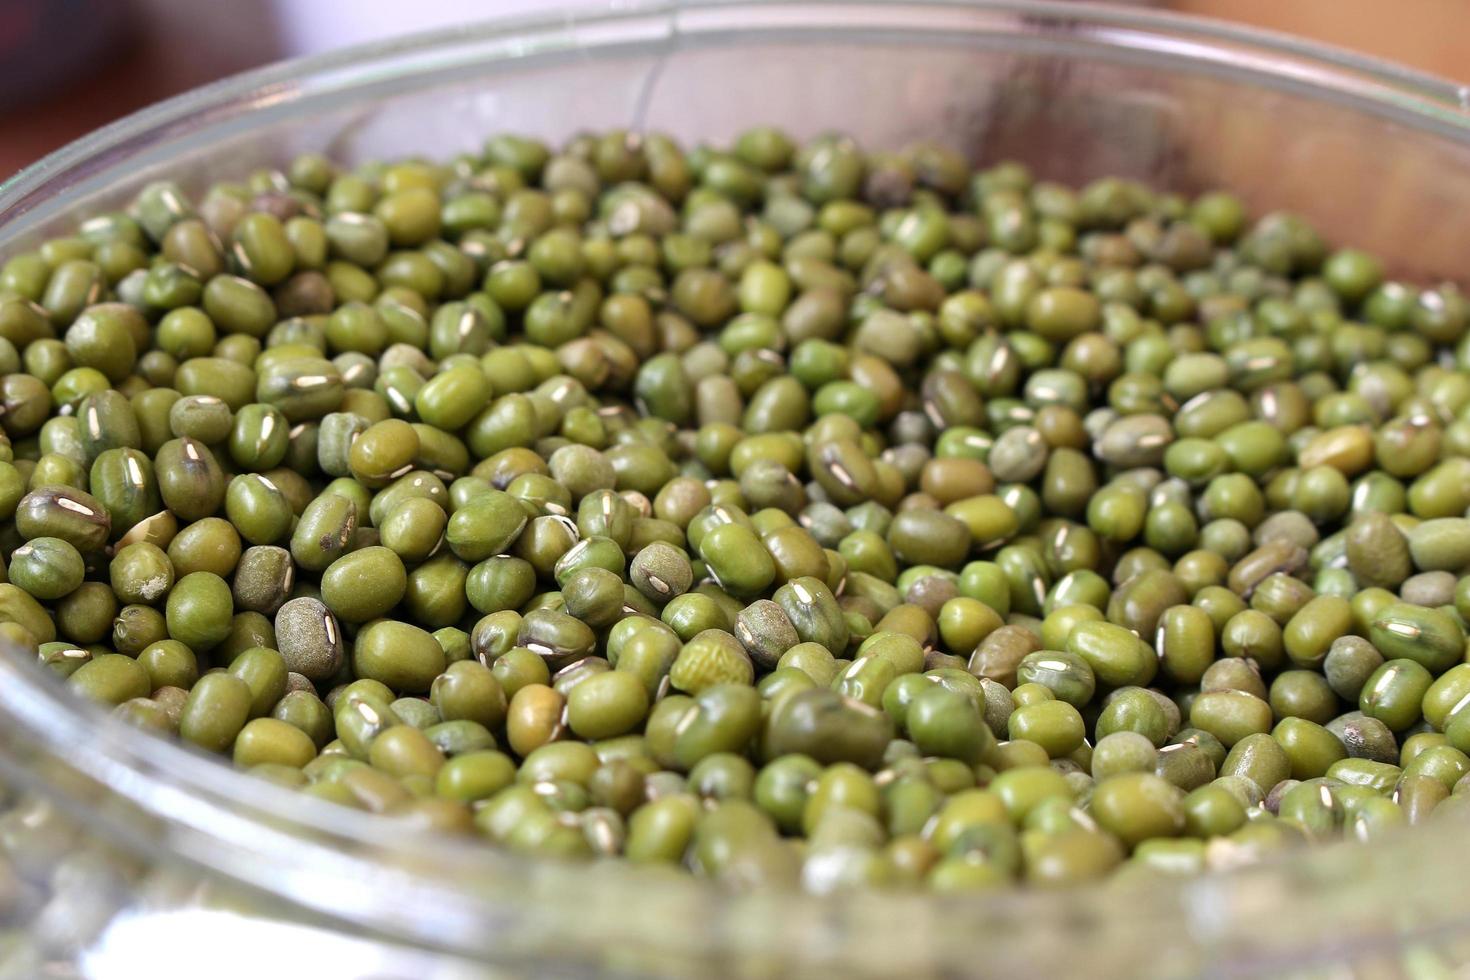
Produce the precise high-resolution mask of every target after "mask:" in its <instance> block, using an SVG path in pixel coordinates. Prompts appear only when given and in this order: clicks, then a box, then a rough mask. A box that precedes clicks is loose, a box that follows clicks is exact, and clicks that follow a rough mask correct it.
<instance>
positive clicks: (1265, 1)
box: [0, 0, 1470, 176]
mask: <svg viewBox="0 0 1470 980" xmlns="http://www.w3.org/2000/svg"><path fill="white" fill-rule="evenodd" d="M296 2H300V3H320V2H324V0H296ZM1154 5H1155V6H1161V7H1169V8H1173V9H1176V10H1179V11H1183V12H1187V13H1194V14H1202V15H1206V16H1211V17H1220V18H1225V19H1228V20H1235V21H1239V22H1241V23H1246V24H1251V25H1255V26H1259V27H1267V28H1271V29H1274V30H1280V31H1286V32H1288V33H1293V34H1298V35H1301V36H1304V37H1310V38H1314V39H1316V40H1321V41H1325V42H1328V43H1332V44H1337V45H1340V46H1343V47H1347V48H1352V49H1355V50H1358V51H1362V52H1366V53H1369V54H1372V55H1376V56H1378V57H1383V58H1389V59H1392V60H1396V61H1401V62H1403V63H1405V64H1409V65H1413V66H1415V67H1418V68H1422V69H1424V70H1427V71H1431V72H1435V73H1437V74H1440V75H1444V76H1447V77H1450V78H1456V79H1460V80H1462V81H1466V82H1470V32H1467V31H1465V30H1464V29H1463V28H1464V26H1465V23H1466V18H1467V15H1470V0H1161V2H1157V3H1155V4H1154ZM206 6H207V9H208V16H203V14H204V11H205V8H206ZM133 8H134V31H133V34H132V36H131V39H129V40H127V41H125V42H124V43H122V44H120V45H119V48H118V50H116V51H115V52H114V53H113V54H112V55H111V56H109V57H107V58H103V59H99V60H100V63H99V64H98V65H97V66H96V68H95V69H94V70H93V71H92V72H91V73H90V74H89V75H88V76H87V77H83V78H79V79H75V80H73V81H72V82H70V83H68V84H66V85H64V86H62V87H60V88H59V89H58V90H57V91H55V92H54V93H52V94H50V95H48V96H47V97H45V98H43V99H42V100H41V101H40V102H36V103H32V104H31V105H28V106H22V107H19V108H12V109H9V110H7V111H6V112H5V113H4V118H0V137H3V138H0V176H4V175H8V174H10V173H12V172H13V171H15V170H17V169H19V168H20V167H22V166H24V165H26V164H27V163H30V162H32V161H34V160H36V159H37V158H39V157H41V156H43V155H44V154H46V153H49V152H50V151H51V150H54V149H56V148H57V147H59V146H61V145H62V144H64V143H66V142H68V141H70V140H72V139H75V138H76V137H78V136H80V135H82V134H83V133H86V132H87V131H89V130H92V129H95V128H97V127H98V126H100V125H102V124H104V123H107V122H111V121H112V120H114V119H117V118H119V117H121V116H124V115H126V114H128V113H129V112H132V111H134V110H135V109H139V108H141V107H143V106H145V105H148V104H149V103H151V102H156V101H158V100H159V99H163V98H166V97H168V96H170V95H174V94H177V93H179V92H181V91H184V90H185V89H188V88H192V87H194V86H197V85H202V84H204V83H205V82H209V81H213V80H215V79H217V78H221V77H223V76H225V75H229V74H232V73H234V72H238V71H242V70H244V69H246V68H250V67H253V66H255V65H260V64H264V63H266V62H269V61H273V60H275V59H276V58H278V57H281V56H283V55H284V54H286V53H290V52H286V51H284V50H283V45H282V43H281V41H280V38H279V33H278V32H277V30H276V28H275V23H274V17H273V9H272V5H271V4H270V3H268V2H266V0H229V2H226V3H209V4H207V5H201V4H198V3H197V2H195V0H133ZM492 8H493V5H492V4H484V5H477V4H470V3H466V9H467V11H469V12H470V13H469V15H470V16H481V15H483V14H485V13H486V11H487V9H492ZM349 10H350V6H346V7H344V8H343V14H344V16H345V15H347V11H349ZM404 10H405V16H406V18H411V16H412V5H411V4H409V5H406V6H405V7H404ZM403 29H404V30H405V31H408V30H412V29H413V24H412V23H411V21H409V20H407V19H406V22H405V24H404V25H403Z"/></svg>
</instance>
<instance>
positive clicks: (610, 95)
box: [0, 0, 1470, 978]
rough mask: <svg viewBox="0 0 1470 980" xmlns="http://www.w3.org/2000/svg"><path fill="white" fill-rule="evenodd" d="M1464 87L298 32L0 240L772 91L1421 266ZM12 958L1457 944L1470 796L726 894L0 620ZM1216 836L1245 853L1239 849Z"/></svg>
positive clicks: (683, 21) (1159, 32) (1063, 48)
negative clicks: (1200, 845)
mask: <svg viewBox="0 0 1470 980" xmlns="http://www.w3.org/2000/svg"><path fill="white" fill-rule="evenodd" d="M1467 106H1470V90H1467V89H1466V88H1463V87H1456V86H1454V85H1451V84H1449V83H1446V82H1442V81H1439V80H1436V79H1433V78H1428V77H1425V76H1422V75H1418V74H1416V73H1414V72H1411V71H1408V70H1406V69H1402V68H1398V67H1395V66H1393V65H1389V64H1383V63H1379V62H1374V61H1371V60H1368V59H1364V58H1361V57H1357V56H1353V55H1348V54H1345V53H1342V52H1337V51H1333V50H1329V49H1325V48H1320V47H1316V46H1311V45H1305V44H1302V43H1300V42H1297V41H1294V40H1291V39H1288V38H1285V37H1281V36H1276V35H1272V34H1266V33H1261V32H1255V31H1248V30H1242V29H1238V28H1233V27H1226V26H1223V25H1220V24H1215V23H1212V22H1208V21H1202V20H1195V19H1190V18H1184V17H1179V16H1170V15H1164V14H1157V13H1149V12H1139V11H1136V10H1130V9H1125V8H1111V7H1106V6H1095V5H1092V4H1086V5H1073V4H1068V3H1036V4H1029V3H1022V2H1004V0H1001V2H983V3H982V2H957V0H956V2H946V0H926V2H918V3H882V2H863V0H833V2H805V3H761V2H751V0H745V2H739V0H732V2H718V0H717V2H698V3H655V4H645V5H635V6H633V7H627V8H623V9H620V10H618V11H615V12H611V13H593V14H576V15H570V14H568V15H560V16H552V15H544V16H540V17H537V18H535V19H528V20H519V21H505V22H500V23H494V24H489V25H483V26H475V27H471V28H466V29H463V30H455V31H449V32H440V33H435V34H430V35H424V36H420V37H413V38H408V39H404V40H400V41H394V42H391V43H387V44H379V45H373V46H370V47H365V48H359V49H354V50H350V51H346V52H342V53H338V54H331V55H327V56H324V57H318V58H312V59H308V60H304V61H299V62H294V63H288V64H284V65H279V66H275V67H271V68H267V69H264V70H262V71H258V72H253V73H250V74H247V75H242V76H239V77H236V78H232V79H229V80H227V81H224V82H221V83H219V84H216V85H212V86H209V87H206V88H203V89H199V90H197V91H194V92H191V93H189V94H187V95H184V96H181V97H179V98H177V99H174V100H172V101H169V102H166V103H163V104H161V105H158V106H155V107H153V108H151V109H147V110H145V111H143V112H140V113H138V114H137V115H135V116H132V117H130V118H128V119H125V120H123V121H121V122H118V123H116V124H114V125H112V126H109V127H107V128H105V129H103V130H100V131H98V132H96V133H94V134H92V135H90V136H88V137H86V138H84V139H82V140H79V141H78V142H76V143H74V144H72V145H70V146H68V147H66V148H65V149H62V150H60V151H58V152H57V153H55V154H53V155H52V156H50V157H48V158H46V159H45V160H42V161H41V162H40V163H37V164H36V165H34V166H32V167H30V168H29V169H27V170H25V171H24V172H22V173H20V174H18V175H17V176H15V177H13V178H12V179H10V180H9V181H8V182H6V183H5V184H4V185H3V186H0V255H5V254H9V253H12V252H14V251H16V250H19V249H21V248H24V247H26V246H27V245H28V244H29V243H33V242H35V241H37V240H38V239H39V238H41V237H43V236H45V235H47V234H48V233H51V234H54V233H57V232H59V231H61V230H62V229H67V228H70V227H71V226H72V225H73V224H74V223H75V222H77V221H78V220H80V219H82V218H84V217H86V216H88V215H89V214H92V213H95V212H96V211H98V210H102V209H104V208H107V207H110V206H116V205H118V204H119V203H121V202H122V201H124V200H125V199H126V198H127V197H129V196H130V195H131V194H132V193H133V192H135V191H136V190H137V189H138V188H139V187H140V186H141V185H142V184H143V183H144V182H146V181H148V180H150V179H153V178H156V177H158V176H161V175H165V174H166V175H169V176H173V177H176V178H178V179H180V180H181V181H182V182H184V183H185V184H186V185H193V186H195V187H198V186H200V185H202V184H203V183H204V182H205V181H206V180H207V179H208V178H209V177H219V176H242V175H243V174H244V173H245V172H246V171H247V170H249V169H250V168H252V167H255V166H260V165H267V164H277V163H280V162H282V161H283V160H285V159H287V158H288V157H289V156H290V155H292V154H294V153H297V152H300V151H304V150H323V151H326V152H328V153H330V154H332V155H334V156H335V157H337V158H339V159H343V160H345V161H347V162H349V163H350V162H355V161H359V160H362V159H365V158H370V157H391V156H394V155H398V154H402V153H404V152H407V151H412V152H417V153H425V154H430V155H437V156H447V155H450V154H452V153H455V152H458V151H464V150H471V149H474V148H476V147H477V146H478V145H479V144H480V142H481V141H482V140H483V139H484V137H485V136H486V135H488V134H490V133H492V132H496V131H518V132H526V133H532V134H535V135H538V136H542V137H546V138H548V139H551V140H561V139H564V138H566V137H568V136H569V135H571V134H572V133H574V132H576V131H577V130H579V129H582V128H585V127H607V126H623V127H628V128H630V129H632V130H635V131H636V130H643V129H650V130H663V131H666V132H669V133H671V134H673V135H675V136H676V137H677V138H679V139H680V140H681V141H683V142H684V143H685V144H686V145H689V144H693V143H695V142H697V141H699V140H702V139H710V140H721V139H725V138H728V137H729V136H730V135H731V134H733V133H735V132H737V131H738V130H740V129H741V128H742V127H745V126H748V125H753V124H756V123H772V124H776V125H779V126H783V127H785V128H786V129H787V130H789V131H790V132H792V133H793V134H796V135H798V136H811V135H813V134H815V133H817V132H820V131H823V130H828V129H838V130H843V131H846V132H848V133H850V134H852V135H853V136H855V137H857V138H858V139H859V140H861V141H862V142H863V144H864V145H866V146H869V147H898V146H901V145H902V144H905V143H907V142H910V141H913V140H919V139H930V140H938V141H941V142H944V143H948V144H950V145H951V146H954V147H955V148H957V149H960V150H963V151H964V152H965V153H966V154H968V155H969V156H970V157H971V158H972V159H973V160H975V161H977V162H979V161H994V160H997V159H1001V158H1016V159H1021V160H1024V161H1026V162H1027V163H1029V164H1030V165H1031V166H1032V167H1033V168H1034V169H1035V170H1036V171H1037V172H1038V173H1039V174H1041V175H1043V176H1046V177H1050V178H1054V179H1058V180H1063V181H1069V182H1080V181H1084V180H1087V179H1090V178H1093V177H1096V176H1100V175H1104V174H1118V175H1124V176H1129V177H1137V178H1141V179H1143V180H1146V181H1149V182H1151V183H1153V184H1156V185H1161V186H1164V187H1167V188H1171V189H1175V190H1179V191H1183V192H1193V191H1199V190H1202V189H1205V188H1210V187H1229V188H1232V189H1234V190H1236V191H1237V192H1239V193H1240V194H1241V195H1242V196H1243V197H1244V198H1245V200H1246V201H1247V202H1248V203H1249V204H1250V206H1251V207H1252V208H1253V209H1254V210H1256V211H1257V212H1259V211H1264V210H1268V209H1274V208H1289V209H1293V210H1297V211H1300V212H1302V213H1304V214H1306V215H1309V216H1310V217H1311V218H1312V219H1313V221H1314V222H1315V223H1316V224H1317V226H1318V227H1319V228H1321V229H1322V231H1323V232H1324V233H1325V234H1326V235H1327V236H1329V238H1330V239H1331V240H1333V241H1337V242H1341V243H1344V244H1354V245H1360V246H1363V247H1367V248H1371V249H1374V250H1375V251H1377V252H1379V253H1380V254H1382V255H1384V256H1386V257H1387V260H1388V264H1389V266H1390V269H1391V271H1392V272H1393V273H1394V274H1396V275H1400V276H1404V277H1410V278H1414V279H1417V280H1421V281H1422V280H1435V279H1440V278H1447V277H1453V276H1456V275H1458V274H1459V273H1460V271H1461V269H1462V264H1463V261H1464V256H1466V255H1467V254H1470V223H1466V222H1461V221H1457V220H1455V219H1454V218H1453V215H1454V214H1455V213H1456V211H1457V209H1458V207H1459V206H1461V205H1464V204H1466V203H1470V115H1467ZM0 732H3V738H0V783H3V784H4V785H5V786H6V787H7V789H6V790H5V791H4V792H3V793H0V800H3V808H4V812H3V814H0V854H3V855H4V856H5V858H6V861H5V863H3V864H0V977H11V976H15V977H30V976H38V975H42V974H45V975H48V976H73V975H84V976H99V977H133V976H137V975H138V974H139V973H140V972H141V971H142V970H143V969H144V968H145V967H146V969H147V970H148V972H149V974H150V975H151V976H154V977H189V978H194V977H199V976H218V977H223V976H236V975H239V976H251V977H256V976H260V975H264V974H265V973H267V972H268V971H273V972H275V973H276V974H277V975H283V976H295V975H306V974H308V973H311V974H315V975H321V976H372V977H461V976H481V975H486V974H489V975H495V976H511V975H519V974H534V975H538V976H542V975H548V974H552V975H573V976H575V975H584V974H594V973H596V974H602V973H611V974H624V975H632V976H646V975H650V974H655V975H688V974H695V973H710V974H717V975H745V976H767V975H775V974H800V975H808V974H809V975H831V974H837V973H842V974H845V975H849V976H868V975H872V976H879V975H893V974H897V973H905V974H909V975H916V976H943V975H959V974H967V975H968V974H980V975H994V976H1013V975H1017V974H1022V973H1025V974H1040V975H1049V974H1070V973H1074V972H1076V973H1081V972H1084V971H1085V972H1086V973H1087V974H1088V975H1092V976H1120V977H1121V976H1128V977H1143V976H1158V977H1163V976H1180V975H1193V974H1217V975H1233V974H1250V973H1259V972H1272V973H1275V972H1280V971H1284V970H1288V969H1290V970H1293V971H1297V970H1299V971H1303V972H1309V973H1313V974H1318V975H1320V974H1322V973H1328V974H1332V975H1338V973H1339V972H1340V971H1342V970H1344V969H1351V970H1354V971H1364V972H1369V973H1373V974H1374V975H1383V976H1399V975H1420V973H1421V972H1423V971H1429V972H1433V971H1436V970H1445V971H1452V970H1454V969H1456V968H1458V967H1460V966H1462V965H1463V964H1464V963H1465V962H1466V961H1467V960H1470V906H1467V905H1466V903H1464V902H1463V901H1461V894H1462V891H1461V881H1462V878H1463V875H1464V873H1465V871H1466V870H1467V868H1470V860H1467V859H1463V858H1462V857H1461V854H1462V853H1463V851H1462V846H1461V841H1462V840H1463V837H1462V835H1463V833H1464V828H1463V827H1461V826H1459V825H1458V824H1455V823H1452V822H1449V821H1444V822H1440V823H1435V824H1431V825H1430V826H1428V827H1425V828H1420V829H1417V830H1416V831H1414V832H1412V833H1406V834H1404V835H1402V837H1401V838H1399V839H1396V840H1394V841H1391V842H1389V843H1387V844H1384V845H1381V846H1374V847H1371V848H1370V847H1358V846H1353V845H1350V844H1347V845H1340V846H1329V847H1323V848H1318V849H1315V850H1311V851H1308V852H1305V853H1302V854H1298V855H1295V856H1292V857H1290V858H1286V859H1282V860H1278V861H1272V862H1268V863H1263V864H1258V865H1254V866H1249V865H1246V863H1245V862H1244V861H1242V867H1240V868H1239V869H1237V870H1234V871H1230V872H1226V873H1221V874H1215V875H1211V876H1207V877H1203V878H1197V879H1187V880H1177V881H1176V880H1166V881H1152V882H1150V883H1148V884H1147V885H1146V886H1143V885H1139V884H1128V883H1126V882H1125V883H1111V884H1105V885H1099V886H1095V887H1087V888H1078V889H1073V890H1068V891H1059V892H1039V891H1004V892H1001V893H998V894H995V895H990V896H980V897H970V898H963V899H961V898H952V899H949V898H936V897H930V896H925V895H918V894H896V895H889V894H883V895H878V894H852V895H836V896H826V897H814V896H809V895H805V894H780V895H776V894H733V893H727V892H722V891H719V890H716V889H714V888H713V887H710V886H708V885H706V884H704V883H702V882H699V881H695V880H692V879H687V878H684V877H681V876H678V875H670V874H656V873H653V872H647V871H640V870H638V869H634V868H630V867H626V866H621V865H617V864H602V865H590V866H589V865H576V866H570V865H564V864H559V863H556V862H548V861H538V862H527V861H524V860H520V859H517V858H514V857H512V856H508V855H505V854H502V853H498V852H497V851H495V850H493V849H492V848H489V847H487V846H484V845H483V844H477V843H475V842H468V843H464V842H451V841H437V840H428V839H425V838H424V837H423V836H422V835H418V834H414V833H412V832H411V831H406V830H404V829H403V828H401V827H395V826H394V825H392V824H390V823H387V822H385V821H382V820H380V819H379V818H374V817H370V816H366V815H362V814H358V813H354V812H348V811H346V810H343V809H337V808H334V807H331V806H329V805H327V804H325V803H320V802H317V801H314V800H312V799H308V798H306V797H303V796H300V795H297V794H294V793H292V792H290V791H288V790H285V789H281V788H278V787H275V786H273V785H269V784H264V783H262V782H261V781H259V780H249V779H246V778H244V777H241V776H238V775H236V774H234V773H232V772H231V771H230V770H229V769H228V768H227V767H225V766H223V765H220V764H219V763H218V762H216V761H213V760H210V759H206V758H204V757H203V756H201V755H197V754H194V753H192V752H190V751H187V750H185V749H183V748H181V747H179V746H177V745H174V744H171V743H168V742H165V741H162V740H158V739H154V738H152V737H148V736H144V735H141V734H139V733H137V732H136V731H134V730H132V729H130V728H128V727H126V726H125V725H124V724H122V723H121V722H119V721H117V720H115V719H113V718H111V717H107V716H104V715H102V714H101V713H99V712H97V711H95V710H93V709H91V708H89V707H87V706H85V705H82V704H79V703H77V702H75V701H73V700H71V699H70V698H69V697H68V696H67V694H66V693H65V692H64V691H63V690H62V688H61V687H60V686H59V685H58V684H56V683H55V682H54V679H53V678H52V677H51V676H50V675H49V674H46V673H43V672H42V671H40V670H38V669H37V668H35V667H34V666H33V665H31V664H28V663H24V662H22V659H21V658H18V657H14V656H10V657H0ZM1223 857H1226V858H1228V857H1229V856H1228V855H1224V856H1223Z"/></svg>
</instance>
